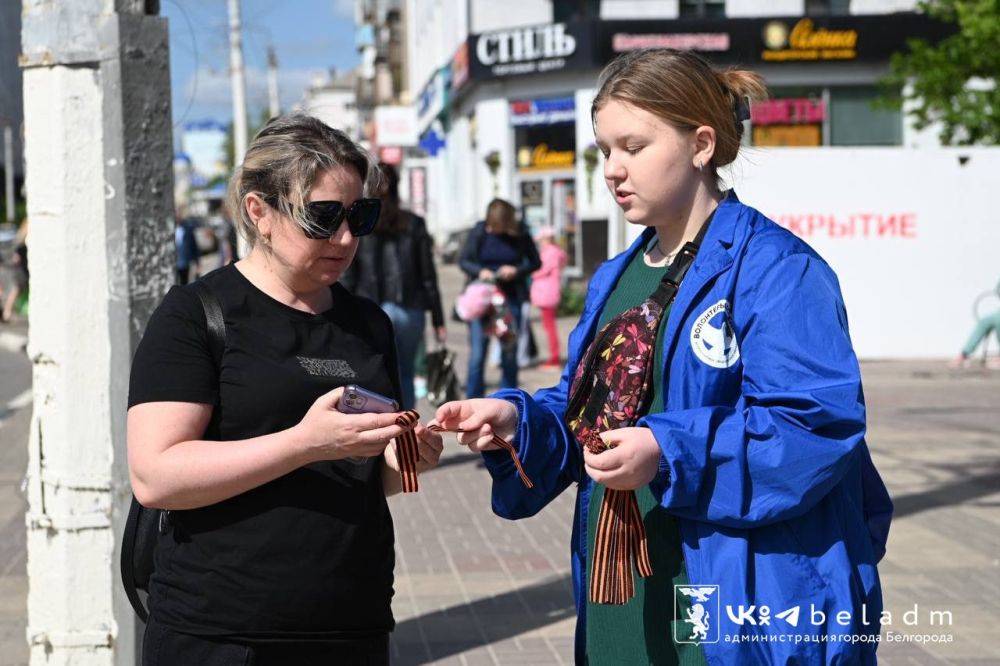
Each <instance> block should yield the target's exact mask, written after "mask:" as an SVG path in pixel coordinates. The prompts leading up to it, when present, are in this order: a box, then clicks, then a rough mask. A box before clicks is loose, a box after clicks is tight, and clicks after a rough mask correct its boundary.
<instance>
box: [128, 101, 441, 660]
mask: <svg viewBox="0 0 1000 666" xmlns="http://www.w3.org/2000/svg"><path fill="white" fill-rule="evenodd" d="M371 170H372V169H371V166H370V163H369V161H368V158H367V157H366V155H365V154H364V153H363V152H362V151H361V150H360V149H359V148H357V147H356V146H355V145H354V144H353V143H352V142H351V141H350V139H348V138H347V137H346V135H344V134H343V133H341V132H339V131H336V130H333V129H331V128H329V127H327V126H326V125H324V124H323V123H321V122H320V121H318V120H316V119H313V118H308V117H305V116H287V117H282V118H278V119H275V120H272V121H271V122H270V123H268V124H267V125H266V126H265V127H264V129H262V130H261V131H260V133H259V134H258V135H257V136H256V137H255V138H254V141H253V142H252V144H251V145H250V148H249V149H248V150H247V153H246V157H245V159H244V162H243V165H242V167H241V168H239V169H238V170H237V171H236V173H235V174H234V176H233V179H232V182H231V184H230V206H231V210H232V214H233V217H234V219H235V220H236V223H237V226H238V228H239V230H240V232H241V233H242V234H243V236H244V237H245V238H246V240H247V242H248V243H249V245H250V246H251V248H252V249H251V252H250V254H249V256H247V257H246V258H245V259H243V260H241V261H239V262H237V263H236V264H232V265H229V266H226V267H224V268H220V269H218V270H216V271H214V272H212V273H210V274H209V275H207V276H205V277H204V278H203V281H204V284H205V285H206V286H207V287H208V288H209V289H210V290H211V292H212V293H213V294H214V295H215V296H216V298H217V299H218V300H219V302H220V304H221V306H222V310H223V314H224V319H225V324H226V345H225V350H224V352H223V353H222V357H221V359H216V358H214V357H213V355H212V352H211V348H210V344H209V338H208V331H207V324H206V319H205V314H204V311H203V309H202V306H201V304H200V302H199V300H198V296H197V294H196V293H195V292H194V291H193V289H192V287H190V286H188V287H174V288H173V289H171V290H170V292H169V293H168V294H167V296H166V297H165V298H164V300H163V302H162V303H161V304H160V306H159V308H158V309H157V310H156V312H155V313H154V314H153V316H152V318H151V319H150V321H149V324H148V326H147V328H146V333H145V335H144V337H143V339H142V342H141V343H140V344H139V348H138V350H137V351H136V356H135V359H134V361H133V367H132V376H131V382H130V390H129V412H128V453H129V467H130V472H131V480H132V487H133V490H134V492H135V495H136V497H137V498H138V500H139V501H140V502H141V503H142V504H143V505H145V506H148V507H156V508H161V509H168V510H169V526H170V529H169V530H167V531H166V532H165V533H164V534H162V535H161V536H160V539H159V542H158V544H157V549H156V556H155V571H154V573H153V576H152V578H151V580H150V586H149V592H150V598H149V605H150V611H151V616H150V622H149V625H148V626H147V628H146V635H145V643H144V647H143V663H144V664H146V665H154V664H201V665H209V666H211V665H213V664H229V663H241V664H242V663H254V664H258V665H263V664H271V663H274V664H288V663H295V664H310V663H323V664H327V663H352V664H369V663H371V664H382V663H387V661H388V632H389V631H391V630H392V628H393V618H392V612H391V609H390V599H391V597H392V570H393V562H394V558H393V530H392V519H391V517H390V514H389V510H388V506H387V503H386V499H385V498H386V496H387V495H390V494H393V493H395V492H399V490H400V480H399V475H398V464H397V462H396V457H395V450H394V448H393V447H392V446H389V444H390V441H391V440H392V439H393V438H394V437H396V436H398V435H400V434H401V432H402V429H401V428H400V427H398V426H396V425H395V418H396V416H397V415H395V414H382V415H376V414H361V415H345V414H341V413H339V412H338V411H337V406H338V402H339V400H340V396H341V393H342V391H343V389H342V388H341V387H343V386H344V385H347V384H357V385H359V386H363V387H365V388H367V389H370V390H373V391H376V392H379V393H382V394H385V395H391V396H394V397H395V398H396V399H397V400H399V396H400V390H399V379H398V371H397V365H396V357H395V351H394V349H395V347H394V343H393V333H392V325H391V323H390V322H389V320H388V318H387V317H386V316H385V314H383V313H382V311H381V310H380V309H379V307H378V306H377V305H376V304H375V303H373V302H371V301H368V300H366V299H363V298H359V297H355V296H353V295H351V294H350V293H349V292H347V291H346V290H345V289H343V288H342V287H340V286H339V285H338V284H337V280H338V279H339V278H340V276H341V275H342V274H343V272H344V270H345V269H346V268H347V267H348V265H349V264H350V263H351V260H352V259H353V257H354V253H355V251H356V249H357V243H358V241H357V236H360V235H364V234H365V233H368V232H370V231H371V228H372V226H373V225H374V222H375V220H376V219H377V217H378V201H377V200H373V199H366V198H363V192H364V190H365V187H366V185H368V181H369V179H370V172H371ZM217 362H218V365H216V363H217ZM416 434H417V437H418V439H419V441H420V461H419V464H418V469H419V470H424V469H427V468H429V467H432V466H434V465H435V464H437V461H438V457H439V455H440V453H441V449H442V445H441V438H440V436H439V435H437V434H434V433H431V432H429V431H427V430H426V429H424V428H423V427H420V426H418V428H417V430H416Z"/></svg>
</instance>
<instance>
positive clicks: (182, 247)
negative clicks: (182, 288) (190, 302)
mask: <svg viewBox="0 0 1000 666" xmlns="http://www.w3.org/2000/svg"><path fill="white" fill-rule="evenodd" d="M194 227H195V223H194V220H192V219H191V218H189V217H186V216H184V215H183V209H179V210H178V220H177V227H176V229H174V243H175V244H176V246H177V284H180V285H184V284H187V283H188V282H190V281H191V271H192V269H193V270H194V274H195V275H194V276H195V277H197V276H198V273H199V272H200V270H201V251H200V250H199V249H198V240H197V239H196V238H195V235H194Z"/></svg>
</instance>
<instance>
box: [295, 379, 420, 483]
mask: <svg viewBox="0 0 1000 666" xmlns="http://www.w3.org/2000/svg"><path fill="white" fill-rule="evenodd" d="M347 394H348V391H346V390H345V388H344V387H341V388H336V389H334V390H332V391H330V392H328V393H325V394H323V395H321V396H320V397H319V398H317V399H316V402H314V403H313V405H312V407H310V408H309V411H308V412H306V415H305V416H303V417H302V420H301V421H299V423H298V424H297V425H295V426H294V430H295V433H294V434H295V442H296V444H297V446H298V447H300V448H301V451H300V453H301V454H302V456H303V459H304V464H308V463H310V462H319V461H321V460H344V459H347V458H368V457H371V456H377V455H379V454H380V453H382V452H383V451H384V450H385V447H387V446H388V445H389V443H390V442H391V441H392V440H393V439H394V438H396V437H399V436H400V435H402V434H403V433H404V432H405V431H406V428H403V427H402V426H399V425H396V418H397V416H398V414H395V413H392V412H391V411H389V410H387V411H386V412H380V413H373V410H374V409H380V407H379V406H378V405H379V401H378V400H376V401H374V402H372V401H370V400H366V401H363V402H362V401H360V400H359V399H358V398H352V399H351V400H350V404H344V403H343V398H344V397H345V395H347ZM352 395H358V392H356V391H355V392H353V393H352ZM375 395H377V394H375ZM381 397H383V398H384V396H381ZM386 400H388V399H386ZM390 406H394V403H393V402H392V401H388V402H387V403H384V404H383V405H382V407H381V408H382V409H385V408H388V407H390ZM344 410H348V413H343V411H344Z"/></svg>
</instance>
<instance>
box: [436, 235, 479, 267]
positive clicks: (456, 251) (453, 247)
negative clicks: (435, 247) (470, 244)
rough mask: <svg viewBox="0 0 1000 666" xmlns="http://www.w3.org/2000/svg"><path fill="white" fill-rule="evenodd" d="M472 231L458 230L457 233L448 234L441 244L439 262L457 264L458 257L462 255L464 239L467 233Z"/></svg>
mask: <svg viewBox="0 0 1000 666" xmlns="http://www.w3.org/2000/svg"><path fill="white" fill-rule="evenodd" d="M471 231H472V229H459V230H458V231H452V232H451V233H449V234H448V235H447V236H446V237H445V240H444V243H442V244H441V250H440V255H441V261H442V262H443V263H446V264H454V263H458V256H459V255H460V254H461V253H462V246H463V245H465V239H467V238H468V237H469V232H471Z"/></svg>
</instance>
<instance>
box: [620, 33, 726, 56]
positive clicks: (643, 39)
mask: <svg viewBox="0 0 1000 666" xmlns="http://www.w3.org/2000/svg"><path fill="white" fill-rule="evenodd" d="M638 49H679V50H685V51H728V50H729V33H728V32H678V33H673V34H662V33H652V34H650V33H645V34H636V35H633V34H629V33H627V32H618V33H615V34H614V35H612V36H611V50H612V51H614V52H615V53H624V52H625V51H636V50H638Z"/></svg>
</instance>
